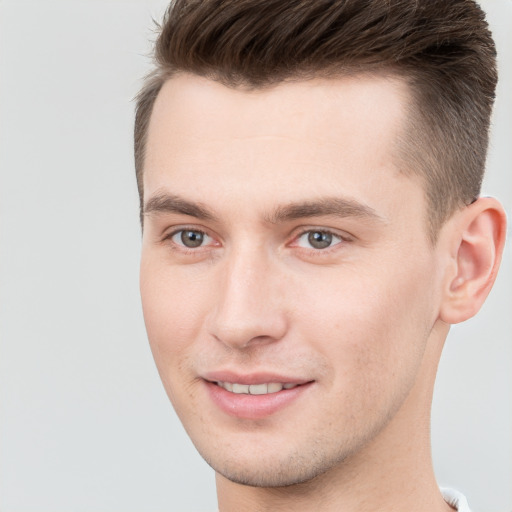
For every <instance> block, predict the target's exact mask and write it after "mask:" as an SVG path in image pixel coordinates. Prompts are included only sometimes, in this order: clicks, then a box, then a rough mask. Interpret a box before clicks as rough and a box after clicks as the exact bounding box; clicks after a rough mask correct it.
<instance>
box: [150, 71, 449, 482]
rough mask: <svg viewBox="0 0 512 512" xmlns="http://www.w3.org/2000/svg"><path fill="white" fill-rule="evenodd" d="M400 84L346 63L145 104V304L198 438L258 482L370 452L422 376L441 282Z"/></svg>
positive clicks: (166, 376) (239, 477)
mask: <svg viewBox="0 0 512 512" xmlns="http://www.w3.org/2000/svg"><path fill="white" fill-rule="evenodd" d="M407 102H408V94H407V89H406V87H405V86H404V85H403V84H401V83H400V82H398V81H396V80H390V79H385V78H379V77H352V78H340V79H332V80H320V79H317V80H313V81H309V82H296V83H287V84H281V85H278V86H276V87H274V88H271V89H265V90H259V91H250V92H248V91H243V90H233V89H230V88H227V87H225V86H223V85H220V84H218V83H214V82H212V81H208V80H206V79H202V78H199V77H195V76H190V75H181V76H178V77H175V78H173V79H171V80H170V81H168V82H167V83H166V85H165V86H164V87H163V89H162V91H161V92H160V94H159V97H158V99H157V101H156V104H155V107H154V111H153V114H152V119H151V123H150V127H149V133H148V143H147V156H146V162H145V170H144V190H145V192H144V200H145V203H146V208H147V212H146V215H145V219H144V237H143V249H142V265H141V292H142V301H143V307H144V316H145V321H146V326H147V331H148V336H149V340H150V343H151V347H152V351H153V354H154V357H155V361H156V364H157V367H158V370H159V372H160V376H161V378H162V381H163V383H164V386H165V389H166V391H167V393H168V395H169V397H170V399H171V401H172V403H173V405H174V407H175V409H176V411H177V413H178V415H179V417H180V419H181V420H182V422H183V424H184V426H185V428H186V430H187V432H188V434H189V435H190V437H191V439H192V441H193V442H194V443H195V445H196V447H197V449H198V450H199V452H200V453H201V454H202V455H203V457H204V458H205V459H206V460H207V461H208V462H209V463H210V465H212V466H213V467H214V469H215V470H216V471H217V472H219V473H220V474H222V475H224V476H226V477H227V478H229V479H232V480H234V481H239V482H244V483H248V484H250V485H257V486H276V485H287V484H291V483H295V482H300V481H305V480H308V479H310V478H313V477H314V476H316V475H318V474H321V473H323V472H325V471H327V470H329V469H330V468H333V467H336V466H337V465H338V464H339V463H340V462H342V461H343V460H346V459H347V457H351V456H352V457H354V456H357V454H359V453H362V452H363V451H364V449H365V447H367V446H368V445H369V443H371V442H372V441H373V440H375V439H377V438H378V437H379V435H380V434H381V433H382V432H383V431H384V429H385V428H386V426H387V425H388V424H389V423H390V422H392V421H393V418H395V416H396V415H397V414H398V412H399V411H400V410H403V407H404V405H403V404H404V403H406V402H407V398H408V397H409V399H410V395H411V390H414V389H415V386H417V385H418V383H417V380H418V379H417V376H418V375H421V374H422V370H421V369H422V365H424V364H425V363H424V361H423V358H424V351H425V348H426V346H427V343H428V341H429V337H430V336H431V332H432V328H433V326H434V324H435V323H436V320H437V309H436V304H437V298H436V297H437V295H438V294H437V293H436V290H437V288H438V284H439V281H440V276H439V271H438V265H437V264H436V253H435V249H433V248H432V247H431V244H430V243H429V240H428V237H427V229H426V228H427V226H426V220H425V219H426V209H425V208H426V207H425V203H426V202H425V195H424V191H423V189H422V186H421V185H420V183H419V182H418V181H415V180H413V179H411V178H409V177H406V176H404V174H402V173H400V172H399V171H398V169H397V167H396V165H395V161H396V160H397V158H396V156H397V155H396V150H395V147H394V145H395V140H396V136H397V135H398V134H399V132H400V129H402V128H403V126H404V120H405V108H406V105H407Z"/></svg>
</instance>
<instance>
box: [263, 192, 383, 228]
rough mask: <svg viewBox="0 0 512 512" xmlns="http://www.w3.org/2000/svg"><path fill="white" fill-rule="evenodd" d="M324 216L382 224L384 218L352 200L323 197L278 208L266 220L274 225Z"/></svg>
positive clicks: (366, 206)
mask: <svg viewBox="0 0 512 512" xmlns="http://www.w3.org/2000/svg"><path fill="white" fill-rule="evenodd" d="M325 216H334V217H341V218H345V217H357V218H361V219H368V220H377V221H381V222H384V218H383V217H381V216H380V215H379V214H378V213H377V212H376V211H375V210H374V209H373V208H371V207H370V206H368V205H365V204H362V203H359V202H358V201H354V200H353V199H348V198H341V197H325V198H320V199H318V200H314V201H306V202H303V203H291V204H288V205H285V206H280V207H278V208H276V209H275V210H274V211H273V212H272V215H271V216H270V217H269V218H268V222H271V223H273V224H276V223H279V222H286V221H291V220H297V219H302V218H306V217H325Z"/></svg>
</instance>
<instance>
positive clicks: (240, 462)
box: [201, 441, 346, 488]
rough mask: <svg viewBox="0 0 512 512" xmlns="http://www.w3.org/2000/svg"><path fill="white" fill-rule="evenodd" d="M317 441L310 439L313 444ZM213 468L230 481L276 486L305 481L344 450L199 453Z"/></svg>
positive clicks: (338, 461)
mask: <svg viewBox="0 0 512 512" xmlns="http://www.w3.org/2000/svg"><path fill="white" fill-rule="evenodd" d="M315 444H316V443H315V442H314V441H313V442H312V443H311V445H310V448H312V447H313V446H314V445H315ZM201 456H202V457H203V458H204V460H205V461H206V462H207V464H208V465H209V466H211V467H212V468H213V469H214V470H215V472H216V473H217V474H219V475H221V476H223V477H224V478H226V479H227V480H230V481H231V482H234V483H237V484H240V485H247V486H251V487H266V488H272V487H274V488H279V487H289V486H293V485H299V484H305V483H307V482H311V481H312V480H314V479H316V478H317V477H319V476H320V475H322V474H324V473H327V472H328V471H329V470H330V469H332V468H334V467H335V466H339V465H340V464H342V463H343V461H344V460H345V458H346V454H345V453H341V454H340V453H337V454H336V455H335V456H334V457H333V454H332V453H331V454H328V453H319V452H317V451H314V450H312V449H310V450H307V451H304V453H300V454H299V453H294V454H293V453H292V454H288V455H287V454H285V453H280V454H277V453H272V454H262V453H261V452H260V453H254V452H252V453H251V454H249V453H247V452H246V453H244V454H240V453H239V454H238V456H237V457H236V458H233V457H230V458H221V457H220V456H219V453H218V452H217V453H215V454H214V455H213V456H212V453H208V454H205V453H201Z"/></svg>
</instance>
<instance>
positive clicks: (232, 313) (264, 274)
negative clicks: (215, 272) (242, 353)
mask: <svg viewBox="0 0 512 512" xmlns="http://www.w3.org/2000/svg"><path fill="white" fill-rule="evenodd" d="M261 252H262V251H238V252H237V253H234V254H233V255H232V256H231V257H230V258H227V259H226V261H224V262H223V263H222V266H221V268H220V269H219V280H218V281H219V282H220V286H219V288H218V290H217V291H216V292H217V293H216V299H215V307H214V308H213V310H212V311H211V316H210V322H209V329H210V334H211V335H212V336H213V337H214V338H216V339H217V340H218V341H220V342H221V343H223V344H224V345H226V346H228V347H230V348H234V349H238V350H243V349H247V348H249V347H254V346H256V345H263V344H267V343H272V342H275V341H278V340H280V339H281V338H283V336H284V335H285V333H286V330H287V319H286V311H285V309H286V308H285V303H284V295H283V286H282V284H283V283H282V279H280V276H279V272H278V270H277V269H276V268H275V265H272V263H271V262H270V261H269V260H268V258H266V257H265V255H262V254H261ZM280 281H281V282H280ZM280 285H281V286H280Z"/></svg>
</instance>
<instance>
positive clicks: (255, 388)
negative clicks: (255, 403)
mask: <svg viewBox="0 0 512 512" xmlns="http://www.w3.org/2000/svg"><path fill="white" fill-rule="evenodd" d="M217 384H218V385H219V386H220V387H221V388H224V389H225V390H226V391H230V392H231V393H236V394H245V395H267V394H269V393H277V392H279V391H281V390H283V389H292V388H294V387H296V386H298V384H293V383H291V382H287V383H286V384H281V383H280V382H269V383H268V384H250V385H249V384H238V383H236V382H217Z"/></svg>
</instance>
